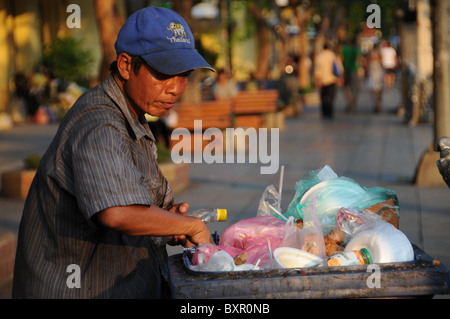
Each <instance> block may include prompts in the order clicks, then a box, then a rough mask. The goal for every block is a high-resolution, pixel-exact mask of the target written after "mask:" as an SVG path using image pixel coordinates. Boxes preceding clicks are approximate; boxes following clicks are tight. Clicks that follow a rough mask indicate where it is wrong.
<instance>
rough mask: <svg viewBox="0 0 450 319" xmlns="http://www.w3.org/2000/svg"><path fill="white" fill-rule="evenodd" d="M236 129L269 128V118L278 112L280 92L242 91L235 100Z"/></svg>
mask: <svg viewBox="0 0 450 319" xmlns="http://www.w3.org/2000/svg"><path fill="white" fill-rule="evenodd" d="M233 104H234V114H235V115H236V118H235V123H234V126H235V127H253V128H261V127H267V126H268V125H267V123H266V122H267V117H268V115H270V114H275V113H277V111H278V91H277V90H259V91H240V92H239V93H238V94H237V95H236V96H235V97H234V98H233Z"/></svg>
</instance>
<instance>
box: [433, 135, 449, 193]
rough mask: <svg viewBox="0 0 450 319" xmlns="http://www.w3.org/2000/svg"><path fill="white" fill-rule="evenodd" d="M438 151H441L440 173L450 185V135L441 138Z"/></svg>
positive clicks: (438, 164) (438, 163) (438, 162)
mask: <svg viewBox="0 0 450 319" xmlns="http://www.w3.org/2000/svg"><path fill="white" fill-rule="evenodd" d="M436 146H437V147H436V151H437V152H440V156H441V157H440V159H439V160H438V161H437V166H438V169H439V173H441V175H442V178H443V179H444V181H445V183H446V184H447V186H448V187H450V137H448V136H442V137H440V138H439V140H438V142H437V145H436Z"/></svg>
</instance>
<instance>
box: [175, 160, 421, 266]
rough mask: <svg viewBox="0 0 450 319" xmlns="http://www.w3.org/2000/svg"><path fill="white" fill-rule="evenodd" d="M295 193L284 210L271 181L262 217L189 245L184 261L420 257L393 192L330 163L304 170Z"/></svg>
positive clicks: (336, 261)
mask: <svg viewBox="0 0 450 319" xmlns="http://www.w3.org/2000/svg"><path fill="white" fill-rule="evenodd" d="M295 191H296V192H295V195H294V198H293V199H292V201H291V203H290V204H289V206H288V208H287V211H286V212H285V213H281V212H280V211H279V207H280V201H281V194H279V193H278V192H277V191H276V190H275V188H274V187H273V185H271V186H269V187H267V188H266V190H265V191H264V193H263V195H262V197H261V201H260V203H259V207H258V212H257V216H255V217H253V218H247V219H243V220H241V221H239V222H237V223H235V224H233V225H231V226H230V227H229V228H227V229H226V230H225V231H224V232H223V234H222V236H220V241H219V243H218V245H213V244H202V245H199V246H197V247H192V248H189V249H186V250H185V252H184V256H183V257H184V262H185V265H186V266H187V267H188V268H189V269H191V270H193V271H201V272H220V271H242V270H258V269H276V268H306V267H333V266H352V265H361V264H372V263H374V264H378V263H396V262H410V261H413V260H414V251H413V247H412V245H411V243H410V241H409V240H408V238H407V237H406V235H405V234H404V233H402V232H401V231H400V230H399V205H398V199H397V196H396V194H395V192H393V191H392V190H389V189H386V188H382V187H373V188H365V187H363V186H361V185H359V184H358V183H356V182H355V181H354V180H352V179H350V178H347V177H339V176H337V175H336V174H335V172H334V171H333V170H332V169H331V168H330V167H329V166H325V167H323V168H322V169H319V170H314V171H311V172H308V173H307V174H305V176H304V177H303V179H302V180H300V181H299V182H297V183H296V186H295Z"/></svg>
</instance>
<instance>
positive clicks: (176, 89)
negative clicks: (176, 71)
mask: <svg viewBox="0 0 450 319" xmlns="http://www.w3.org/2000/svg"><path fill="white" fill-rule="evenodd" d="M186 85H187V77H185V76H174V77H173V78H170V79H169V80H168V83H167V87H166V92H167V93H169V94H173V95H181V94H183V92H184V89H185V88H186Z"/></svg>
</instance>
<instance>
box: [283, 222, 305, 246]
mask: <svg viewBox="0 0 450 319" xmlns="http://www.w3.org/2000/svg"><path fill="white" fill-rule="evenodd" d="M301 245H302V236H301V229H299V228H298V227H297V226H296V225H295V220H294V217H292V216H291V217H289V219H288V221H287V222H286V224H285V225H284V237H283V241H282V243H281V246H282V247H291V248H297V249H301Z"/></svg>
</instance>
